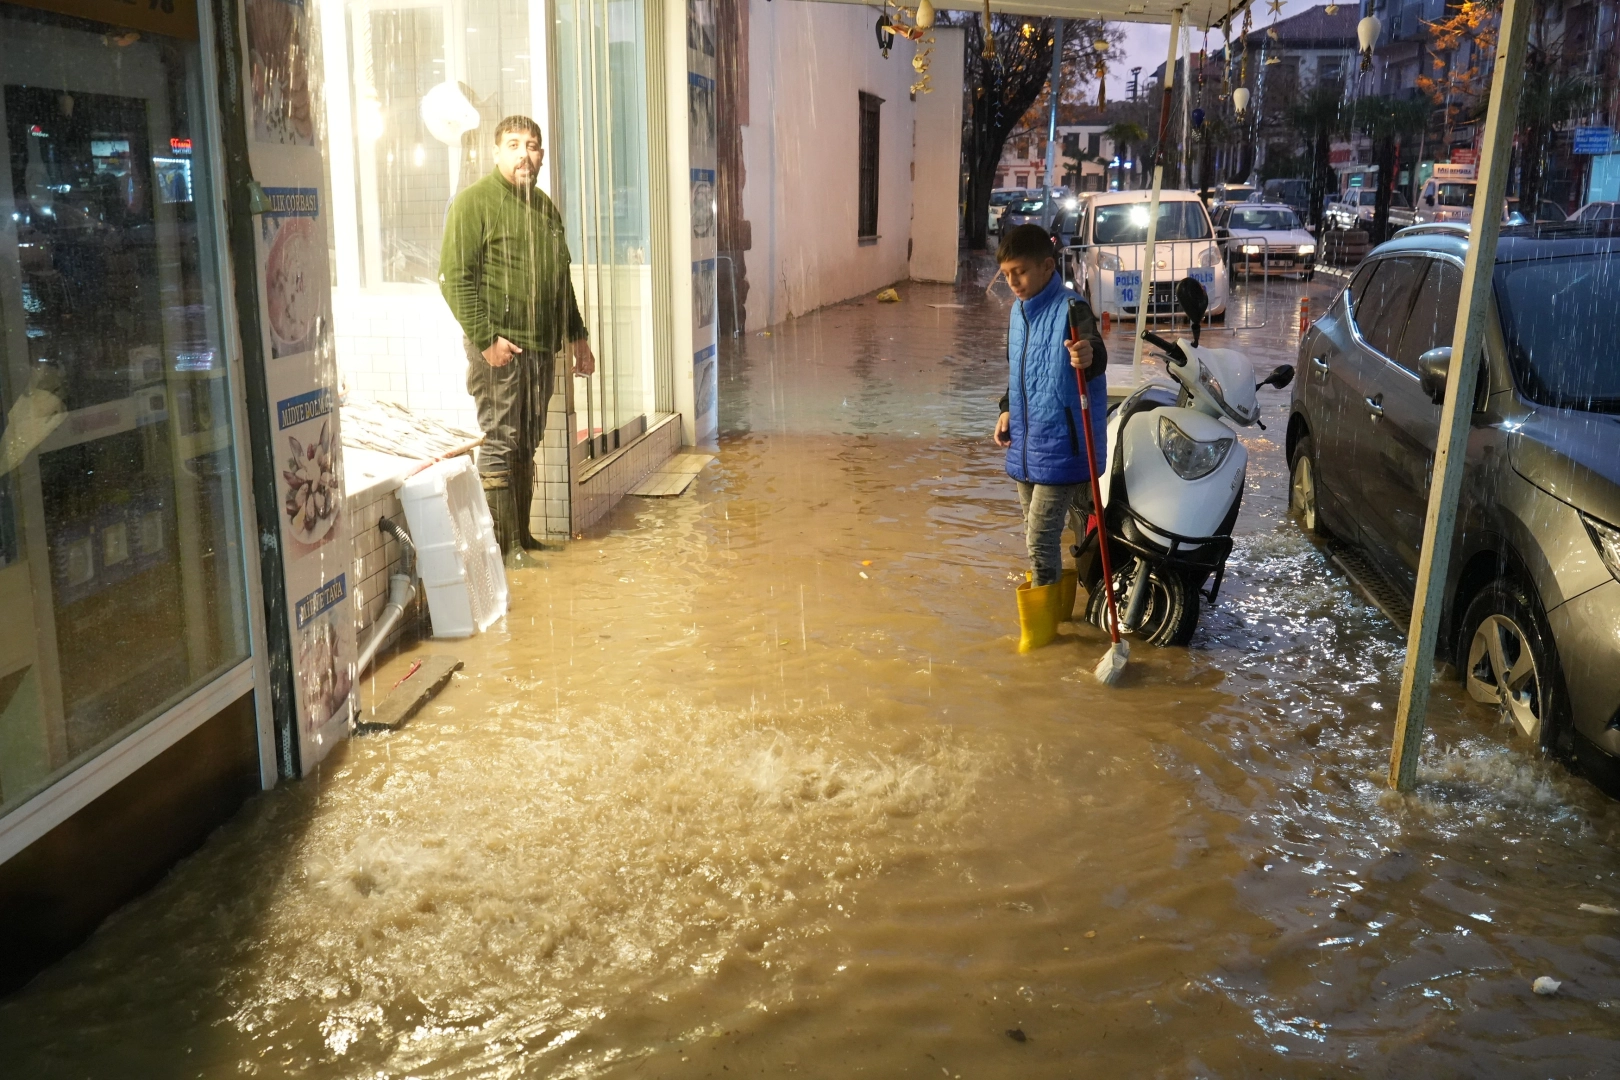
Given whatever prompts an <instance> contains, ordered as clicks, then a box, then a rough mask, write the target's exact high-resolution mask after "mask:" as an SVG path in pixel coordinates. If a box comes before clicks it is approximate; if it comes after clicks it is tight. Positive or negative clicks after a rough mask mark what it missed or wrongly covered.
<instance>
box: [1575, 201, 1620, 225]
mask: <svg viewBox="0 0 1620 1080" xmlns="http://www.w3.org/2000/svg"><path fill="white" fill-rule="evenodd" d="M1617 219H1620V202H1589V203H1587V204H1586V205H1585V206H1583V207H1581V208H1580V209H1579V210H1577V211H1575V212H1574V213H1573V214H1571V215H1569V220H1571V221H1582V222H1589V221H1614V220H1617Z"/></svg>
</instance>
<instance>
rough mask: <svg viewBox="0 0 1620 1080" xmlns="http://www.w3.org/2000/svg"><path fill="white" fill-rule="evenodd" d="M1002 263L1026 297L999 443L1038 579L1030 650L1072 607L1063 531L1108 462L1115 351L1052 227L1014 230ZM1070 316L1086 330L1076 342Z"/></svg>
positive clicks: (1011, 347)
mask: <svg viewBox="0 0 1620 1080" xmlns="http://www.w3.org/2000/svg"><path fill="white" fill-rule="evenodd" d="M996 261H997V262H999V263H1000V264H1001V272H1002V274H1003V275H1005V276H1006V278H1007V284H1008V286H1009V287H1010V288H1011V289H1012V291H1013V295H1014V296H1016V297H1017V298H1018V299H1017V302H1015V303H1014V304H1013V308H1012V314H1011V316H1010V319H1009V322H1008V327H1007V363H1008V379H1007V393H1006V394H1003V395H1002V398H1001V415H1000V416H999V417H997V419H996V430H995V441H996V445H998V446H1004V447H1006V448H1007V475H1008V476H1010V477H1012V478H1013V479H1014V480H1016V481H1017V482H1018V501H1019V503H1020V505H1021V506H1022V507H1023V510H1024V541H1025V544H1026V545H1027V546H1028V548H1029V562H1030V580H1029V581H1028V582H1026V583H1025V584H1023V585H1021V586H1019V591H1018V622H1019V628H1020V635H1019V646H1018V647H1019V651H1020V652H1024V651H1027V650H1029V649H1033V648H1038V647H1039V646H1041V645H1045V644H1046V643H1047V642H1049V641H1051V640H1052V638H1053V637H1055V636H1056V635H1057V624H1058V623H1059V622H1062V621H1063V620H1064V619H1067V618H1069V617H1070V616H1071V615H1072V613H1073V610H1074V597H1075V589H1076V585H1077V574H1076V572H1075V571H1073V570H1069V571H1064V569H1063V544H1062V537H1063V526H1064V523H1065V521H1067V519H1068V516H1069V511H1070V509H1071V508H1074V509H1076V510H1078V511H1079V514H1080V519H1081V520H1084V519H1085V515H1086V514H1087V513H1089V512H1090V509H1091V492H1090V489H1089V484H1090V481H1091V470H1092V469H1093V468H1101V467H1102V463H1103V460H1104V449H1103V441H1104V438H1105V430H1106V426H1107V416H1108V383H1107V380H1106V378H1105V377H1104V375H1103V370H1104V368H1106V367H1107V365H1108V350H1107V348H1106V347H1105V346H1104V345H1103V340H1102V334H1101V333H1100V332H1099V331H1098V328H1097V319H1096V316H1095V315H1094V314H1093V313H1092V310H1091V305H1089V304H1087V303H1086V302H1085V300H1084V299H1082V298H1081V297H1080V295H1079V294H1078V293H1076V292H1075V291H1074V290H1073V289H1071V288H1069V287H1068V285H1066V284H1065V283H1064V281H1063V279H1062V277H1061V276H1060V275H1059V274H1058V273H1057V252H1056V249H1055V248H1054V247H1053V245H1052V238H1051V236H1049V235H1048V234H1047V232H1046V230H1044V229H1042V228H1041V227H1040V226H1039V225H1020V226H1018V227H1017V228H1015V229H1010V230H1008V232H1007V235H1006V236H1005V237H1003V238H1002V241H1001V247H1000V248H999V249H998V250H997V252H996ZM1071 312H1072V314H1071ZM1071 320H1072V321H1073V323H1074V325H1075V327H1076V329H1077V330H1078V340H1076V341H1073V342H1070V341H1069V340H1068V337H1069V326H1070V322H1071ZM1077 370H1078V371H1083V372H1084V373H1085V378H1086V384H1087V385H1086V392H1087V397H1088V398H1089V400H1090V403H1091V409H1092V429H1093V433H1094V435H1095V436H1096V442H1095V444H1094V445H1093V446H1092V447H1091V448H1090V453H1089V454H1087V453H1084V452H1082V450H1081V443H1082V442H1083V440H1084V436H1083V435H1082V431H1083V430H1084V427H1083V424H1082V423H1081V420H1080V416H1079V413H1080V388H1079V385H1078V384H1077V383H1076V381H1075V372H1076V371H1077Z"/></svg>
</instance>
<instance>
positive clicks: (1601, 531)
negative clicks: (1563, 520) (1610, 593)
mask: <svg viewBox="0 0 1620 1080" xmlns="http://www.w3.org/2000/svg"><path fill="white" fill-rule="evenodd" d="M1581 523H1582V524H1583V525H1585V526H1586V533H1587V535H1588V536H1590V537H1591V538H1592V543H1594V544H1596V545H1597V549H1598V554H1599V555H1601V556H1603V565H1604V566H1607V567H1608V568H1609V573H1611V574H1613V575H1614V577H1615V580H1616V581H1620V529H1617V528H1615V527H1614V526H1613V525H1610V524H1608V523H1606V522H1602V521H1599V520H1598V519H1597V518H1595V517H1592V516H1591V515H1589V514H1582V515H1581Z"/></svg>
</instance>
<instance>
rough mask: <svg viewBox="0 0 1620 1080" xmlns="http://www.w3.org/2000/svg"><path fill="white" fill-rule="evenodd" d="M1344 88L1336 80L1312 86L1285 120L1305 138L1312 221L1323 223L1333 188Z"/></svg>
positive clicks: (1316, 223)
mask: <svg viewBox="0 0 1620 1080" xmlns="http://www.w3.org/2000/svg"><path fill="white" fill-rule="evenodd" d="M1344 105H1345V102H1344V88H1343V86H1341V85H1340V84H1339V83H1337V82H1326V83H1322V84H1319V85H1317V86H1313V87H1311V88H1310V90H1308V91H1306V92H1305V93H1304V94H1303V95H1302V96H1300V97H1299V98H1298V99H1297V100H1295V101H1294V102H1293V103H1292V105H1290V106H1289V109H1288V123H1289V125H1290V126H1291V127H1292V128H1293V129H1294V131H1295V132H1296V133H1297V134H1298V135H1299V137H1300V138H1301V139H1302V140H1303V141H1304V143H1305V145H1306V147H1307V148H1308V150H1307V156H1308V159H1309V161H1310V171H1311V176H1310V180H1311V212H1310V220H1311V224H1312V225H1315V226H1316V227H1317V228H1319V229H1320V228H1321V225H1322V212H1323V207H1324V205H1325V203H1326V201H1327V194H1328V192H1329V191H1332V190H1333V187H1334V179H1333V160H1332V154H1333V136H1334V134H1335V133H1336V132H1338V131H1339V130H1340V127H1341V120H1340V117H1341V115H1342V113H1343V111H1344Z"/></svg>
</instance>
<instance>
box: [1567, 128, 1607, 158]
mask: <svg viewBox="0 0 1620 1080" xmlns="http://www.w3.org/2000/svg"><path fill="white" fill-rule="evenodd" d="M1614 141H1615V140H1614V129H1613V128H1606V127H1578V128H1576V129H1575V153H1577V154H1612V153H1614V150H1615V145H1614Z"/></svg>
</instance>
